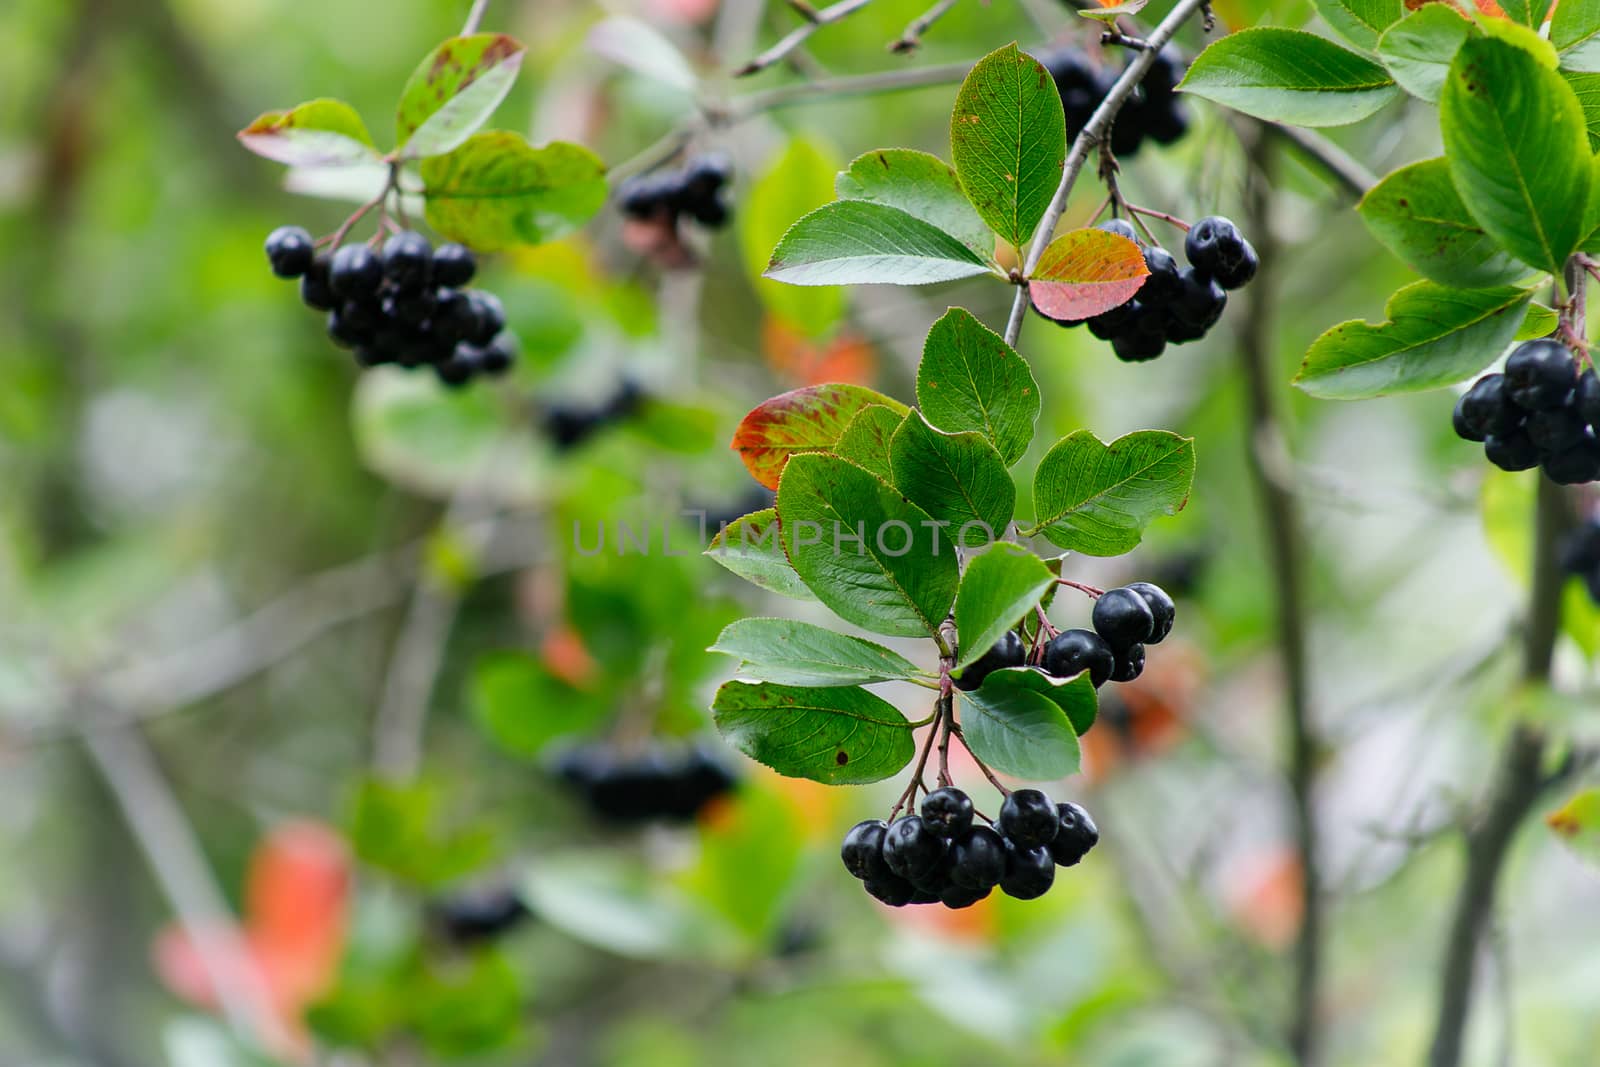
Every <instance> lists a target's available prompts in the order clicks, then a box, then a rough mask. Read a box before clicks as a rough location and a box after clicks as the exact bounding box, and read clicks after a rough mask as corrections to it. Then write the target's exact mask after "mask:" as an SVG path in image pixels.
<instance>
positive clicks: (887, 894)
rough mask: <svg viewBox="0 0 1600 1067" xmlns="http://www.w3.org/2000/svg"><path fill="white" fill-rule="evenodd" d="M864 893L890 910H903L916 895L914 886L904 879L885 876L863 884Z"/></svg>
mask: <svg viewBox="0 0 1600 1067" xmlns="http://www.w3.org/2000/svg"><path fill="white" fill-rule="evenodd" d="M864 888H865V889H866V891H867V892H868V893H870V894H872V896H874V897H875V898H877V899H878V900H881V901H882V902H883V903H885V904H887V905H889V906H890V907H891V908H903V907H905V906H906V905H907V904H910V903H911V902H912V898H913V897H915V896H916V895H917V888H916V886H914V885H912V884H911V883H910V882H908V881H906V880H905V879H904V878H899V877H896V876H895V875H892V874H891V875H887V876H885V877H883V878H874V879H872V880H871V881H869V882H867V883H865V886H864Z"/></svg>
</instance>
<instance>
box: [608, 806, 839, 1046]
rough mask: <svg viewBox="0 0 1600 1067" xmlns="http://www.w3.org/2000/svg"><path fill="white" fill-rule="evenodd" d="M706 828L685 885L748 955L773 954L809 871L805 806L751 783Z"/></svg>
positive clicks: (809, 843)
mask: <svg viewBox="0 0 1600 1067" xmlns="http://www.w3.org/2000/svg"><path fill="white" fill-rule="evenodd" d="M699 829H700V832H699V834H698V835H697V836H698V842H697V844H698V845H699V855H698V856H697V857H696V859H695V865H694V866H693V867H692V868H690V869H689V870H687V871H685V872H684V874H683V877H682V878H681V880H680V884H682V885H683V886H684V887H685V888H686V889H688V890H690V891H691V892H692V893H693V894H694V896H695V898H696V899H697V900H699V901H700V902H702V903H704V904H705V905H706V906H707V907H708V908H709V910H711V911H712V912H713V913H715V914H717V915H719V916H721V917H723V918H726V919H727V920H728V921H729V922H730V923H731V924H732V925H733V926H734V927H735V928H736V929H737V930H738V931H739V932H740V933H741V934H742V935H744V940H745V944H746V946H747V949H746V955H745V958H747V959H748V958H750V954H751V953H765V952H767V951H770V946H771V945H772V944H773V943H774V941H775V939H776V938H777V937H778V936H779V930H780V929H781V928H782V924H783V921H784V920H785V919H786V918H788V917H789V916H790V914H791V908H792V905H793V899H794V898H793V894H792V892H791V891H792V890H793V889H794V887H795V879H796V877H797V876H799V875H801V874H802V873H809V870H810V865H809V864H808V863H806V862H805V861H806V859H807V858H808V856H809V855H810V854H811V841H810V834H809V833H808V832H807V830H808V827H807V825H806V823H805V822H804V821H803V820H802V817H801V814H800V808H799V806H798V805H797V804H795V802H794V800H793V798H792V797H791V796H790V795H789V793H788V791H787V790H784V789H782V787H781V786H779V785H778V784H777V783H769V782H750V781H747V782H745V783H743V784H742V785H741V787H740V789H739V793H738V797H737V798H736V799H735V800H734V801H733V802H732V803H730V804H726V805H721V806H719V807H718V809H717V812H716V815H715V817H714V818H711V819H706V820H703V821H702V822H701V823H700V827H699ZM627 1058H628V1057H626V1056H624V1057H623V1059H624V1060H626V1059H627ZM658 1062H659V1061H658ZM663 1067H664V1065H663ZM679 1067H685V1065H683V1064H682V1063H681V1062H680V1064H679Z"/></svg>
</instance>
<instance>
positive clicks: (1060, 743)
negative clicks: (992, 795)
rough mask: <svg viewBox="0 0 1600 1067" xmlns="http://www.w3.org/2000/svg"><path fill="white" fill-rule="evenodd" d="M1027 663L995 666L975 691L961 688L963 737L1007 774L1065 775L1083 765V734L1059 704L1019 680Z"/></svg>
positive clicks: (1040, 778)
mask: <svg viewBox="0 0 1600 1067" xmlns="http://www.w3.org/2000/svg"><path fill="white" fill-rule="evenodd" d="M1035 673H1037V672H1036V671H1034V670H1032V669H1031V668H1027V667H1012V668H1007V669H1006V670H999V671H994V672H993V673H991V674H990V675H989V676H988V677H987V678H985V679H984V680H983V684H982V685H980V686H979V687H978V688H977V690H976V691H974V692H971V693H962V694H961V698H962V702H961V715H960V719H961V739H962V740H963V741H965V742H966V743H967V747H968V748H970V749H971V750H972V754H973V755H974V756H977V757H978V758H979V759H980V760H982V761H983V762H984V763H986V764H988V765H989V767H990V768H992V769H994V770H996V771H999V772H1000V773H1002V774H1011V775H1015V776H1016V777H1018V778H1027V779H1030V780H1032V781H1049V780H1051V779H1054V778H1065V777H1066V776H1067V775H1069V774H1075V773H1077V770H1078V759H1079V755H1078V735H1077V734H1075V733H1073V732H1072V723H1070V722H1069V721H1068V720H1067V716H1066V713H1064V712H1063V711H1062V710H1061V708H1060V706H1059V705H1057V704H1056V703H1055V702H1054V701H1052V700H1051V699H1050V698H1048V697H1046V696H1045V695H1044V694H1043V693H1038V692H1035V691H1034V690H1032V689H1030V688H1027V687H1026V686H1025V685H1023V684H1019V683H1018V678H1017V676H1019V675H1022V674H1035Z"/></svg>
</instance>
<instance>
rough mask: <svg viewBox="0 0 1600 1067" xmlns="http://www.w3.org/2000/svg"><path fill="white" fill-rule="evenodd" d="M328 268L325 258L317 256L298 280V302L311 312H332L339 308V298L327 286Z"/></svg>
mask: <svg viewBox="0 0 1600 1067" xmlns="http://www.w3.org/2000/svg"><path fill="white" fill-rule="evenodd" d="M330 267H331V261H330V260H329V258H328V257H327V256H317V257H316V258H315V259H313V260H312V261H311V266H310V267H308V268H306V272H305V275H304V276H303V277H302V278H301V279H300V300H301V302H302V303H304V304H305V306H306V307H308V308H311V309H312V310H313V311H332V310H333V309H334V308H336V307H338V306H339V298H338V297H337V296H336V295H334V292H333V286H331V285H329V284H328V273H329V270H330Z"/></svg>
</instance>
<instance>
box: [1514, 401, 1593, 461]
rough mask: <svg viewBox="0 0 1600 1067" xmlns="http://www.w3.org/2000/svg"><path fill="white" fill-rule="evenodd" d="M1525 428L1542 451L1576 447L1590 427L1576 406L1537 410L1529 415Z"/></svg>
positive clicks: (1531, 439)
mask: <svg viewBox="0 0 1600 1067" xmlns="http://www.w3.org/2000/svg"><path fill="white" fill-rule="evenodd" d="M1523 428H1524V429H1526V430H1527V431H1528V440H1530V441H1532V442H1533V443H1534V446H1535V447H1537V448H1538V449H1539V450H1540V451H1541V452H1564V451H1566V450H1567V449H1569V448H1576V447H1577V446H1578V445H1579V444H1580V443H1581V442H1582V441H1583V439H1584V435H1585V433H1586V431H1587V429H1588V427H1587V425H1586V424H1585V423H1584V421H1583V419H1582V418H1581V417H1580V416H1579V415H1578V411H1577V408H1576V407H1575V406H1573V407H1559V408H1548V409H1546V410H1544V411H1535V412H1533V413H1532V414H1530V415H1529V416H1528V421H1527V422H1526V423H1524V424H1523Z"/></svg>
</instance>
